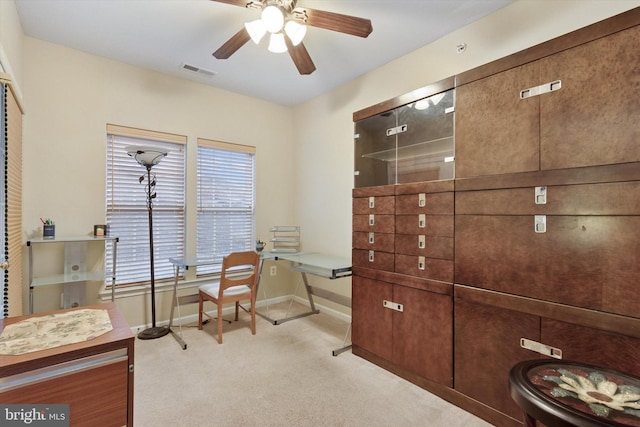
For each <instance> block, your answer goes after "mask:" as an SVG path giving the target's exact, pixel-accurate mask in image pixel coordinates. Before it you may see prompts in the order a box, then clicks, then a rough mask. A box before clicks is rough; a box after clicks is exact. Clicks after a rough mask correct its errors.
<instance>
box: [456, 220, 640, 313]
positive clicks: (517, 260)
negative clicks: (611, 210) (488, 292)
mask: <svg viewBox="0 0 640 427" xmlns="http://www.w3.org/2000/svg"><path fill="white" fill-rule="evenodd" d="M546 222H547V231H546V233H536V232H534V217H533V215H530V216H475V215H462V216H458V217H456V221H455V223H456V235H455V266H456V272H455V275H456V283H461V284H467V285H470V286H476V287H481V288H486V289H492V290H496V291H502V292H505V293H509V294H515V295H522V296H528V297H532V298H537V299H540V300H545V301H554V302H558V303H564V304H569V305H573V306H577V307H584V308H591V309H594V310H600V311H605V312H609V313H616V314H622V315H628V316H633V317H640V300H638V299H637V298H629V295H634V294H635V293H636V292H637V289H636V287H637V286H636V284H637V283H638V278H639V277H640V265H639V264H638V261H637V254H638V253H639V251H640V247H639V246H638V242H639V241H640V217H639V216H547V217H546Z"/></svg>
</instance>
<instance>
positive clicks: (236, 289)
mask: <svg viewBox="0 0 640 427" xmlns="http://www.w3.org/2000/svg"><path fill="white" fill-rule="evenodd" d="M199 289H200V291H202V292H204V293H205V294H207V295H211V296H212V297H213V298H218V293H219V291H220V283H211V284H208V285H202V286H200V288H199ZM244 294H247V295H248V294H251V288H250V287H248V286H246V285H240V286H232V287H231V288H227V289H225V291H224V293H223V296H225V297H234V296H238V295H244Z"/></svg>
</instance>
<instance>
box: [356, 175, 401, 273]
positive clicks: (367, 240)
mask: <svg viewBox="0 0 640 427" xmlns="http://www.w3.org/2000/svg"><path fill="white" fill-rule="evenodd" d="M352 209H353V211H352V212H353V226H352V231H353V234H352V248H353V249H352V264H353V265H354V266H359V267H365V268H374V269H378V270H385V271H394V268H395V255H394V248H395V189H394V186H392V185H388V186H381V187H367V188H361V189H354V190H353V208H352Z"/></svg>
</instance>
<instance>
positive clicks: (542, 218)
mask: <svg viewBox="0 0 640 427" xmlns="http://www.w3.org/2000/svg"><path fill="white" fill-rule="evenodd" d="M533 222H534V225H533V226H534V231H535V232H536V233H546V232H547V216H546V215H535V217H534V220H533Z"/></svg>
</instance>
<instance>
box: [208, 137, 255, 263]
mask: <svg viewBox="0 0 640 427" xmlns="http://www.w3.org/2000/svg"><path fill="white" fill-rule="evenodd" d="M254 236H255V147H249V146H246V145H237V144H229V143H223V142H216V141H210V140H206V139H198V229H197V254H198V256H199V257H200V258H207V259H212V260H214V261H218V262H219V263H220V264H222V257H224V256H225V255H227V254H229V253H231V252H237V251H247V250H251V249H255V243H254V240H255V239H254ZM217 271H220V267H219V266H218V267H216V266H215V265H212V266H204V267H198V274H207V273H213V272H217Z"/></svg>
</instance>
